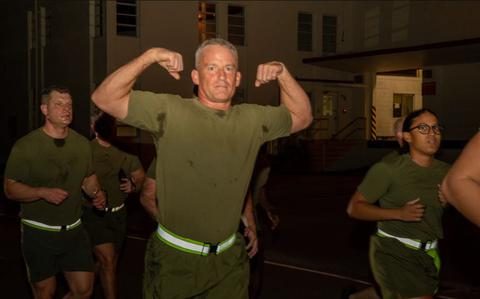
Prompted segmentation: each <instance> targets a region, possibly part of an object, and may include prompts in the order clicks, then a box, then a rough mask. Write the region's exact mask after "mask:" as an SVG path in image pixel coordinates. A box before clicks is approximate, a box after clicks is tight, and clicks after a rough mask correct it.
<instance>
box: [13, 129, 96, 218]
mask: <svg viewBox="0 0 480 299" xmlns="http://www.w3.org/2000/svg"><path fill="white" fill-rule="evenodd" d="M92 174H93V168H92V152H91V150H90V145H89V142H88V140H87V139H86V138H85V137H83V136H81V135H80V134H78V133H77V132H75V131H74V130H72V129H69V130H68V136H67V137H66V138H65V139H54V138H52V137H50V136H48V135H47V134H46V133H45V132H44V131H43V129H42V128H39V129H36V130H34V131H32V132H30V133H29V134H27V135H26V136H24V137H22V138H20V139H19V140H18V141H17V142H16V143H15V144H14V146H13V148H12V151H11V153H10V156H9V158H8V161H7V165H6V168H5V177H6V178H8V179H12V180H15V181H18V182H21V183H24V184H26V185H28V186H31V187H47V188H60V189H63V190H65V191H67V192H68V193H69V197H68V198H67V199H65V201H64V202H62V203H61V204H60V205H55V204H51V203H48V202H47V201H45V200H42V199H40V200H36V201H33V202H28V203H22V204H21V207H22V214H21V216H22V218H25V219H29V220H35V221H39V222H42V223H45V224H48V225H67V224H71V223H73V222H75V221H76V220H78V219H79V218H80V216H81V214H82V210H81V200H82V193H81V186H82V183H83V180H84V178H85V177H88V176H90V175H92Z"/></svg>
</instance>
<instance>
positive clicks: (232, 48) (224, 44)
mask: <svg viewBox="0 0 480 299" xmlns="http://www.w3.org/2000/svg"><path fill="white" fill-rule="evenodd" d="M215 45H216V46H222V47H225V48H227V49H228V50H230V52H232V54H233V57H235V60H236V61H237V64H238V52H237V48H235V46H234V45H233V44H232V43H231V42H229V41H227V40H224V39H223V38H210V39H207V40H205V41H204V42H203V43H201V44H200V46H198V48H197V50H196V51H195V67H198V65H199V64H200V57H201V56H202V52H203V50H204V49H205V48H206V47H208V46H215Z"/></svg>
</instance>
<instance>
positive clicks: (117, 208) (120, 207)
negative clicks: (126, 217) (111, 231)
mask: <svg viewBox="0 0 480 299" xmlns="http://www.w3.org/2000/svg"><path fill="white" fill-rule="evenodd" d="M124 206H125V203H122V204H121V205H119V206H118V207H113V208H109V207H106V208H105V212H112V213H114V212H117V211H120V210H121V209H123V207H124Z"/></svg>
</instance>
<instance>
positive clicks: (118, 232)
mask: <svg viewBox="0 0 480 299" xmlns="http://www.w3.org/2000/svg"><path fill="white" fill-rule="evenodd" d="M82 221H83V224H84V226H85V229H86V230H87V232H88V236H89V237H90V242H91V243H92V246H97V245H100V244H105V243H113V244H115V249H116V250H117V252H118V251H120V249H121V248H122V246H123V242H124V241H125V235H126V231H127V209H126V208H123V209H121V210H119V211H116V212H105V213H104V214H103V216H99V215H98V214H96V213H95V211H94V210H93V209H92V208H90V207H84V208H83V216H82Z"/></svg>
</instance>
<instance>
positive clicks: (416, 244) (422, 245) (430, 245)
mask: <svg viewBox="0 0 480 299" xmlns="http://www.w3.org/2000/svg"><path fill="white" fill-rule="evenodd" d="M377 234H378V235H379V236H381V237H389V238H394V239H397V240H398V241H400V242H401V243H403V244H405V245H407V247H411V248H413V249H422V250H425V251H427V250H431V249H436V248H437V245H438V242H437V240H434V241H427V242H421V241H419V240H413V239H409V238H401V237H397V236H393V235H390V234H389V233H386V232H384V231H383V230H381V229H378V230H377Z"/></svg>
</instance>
